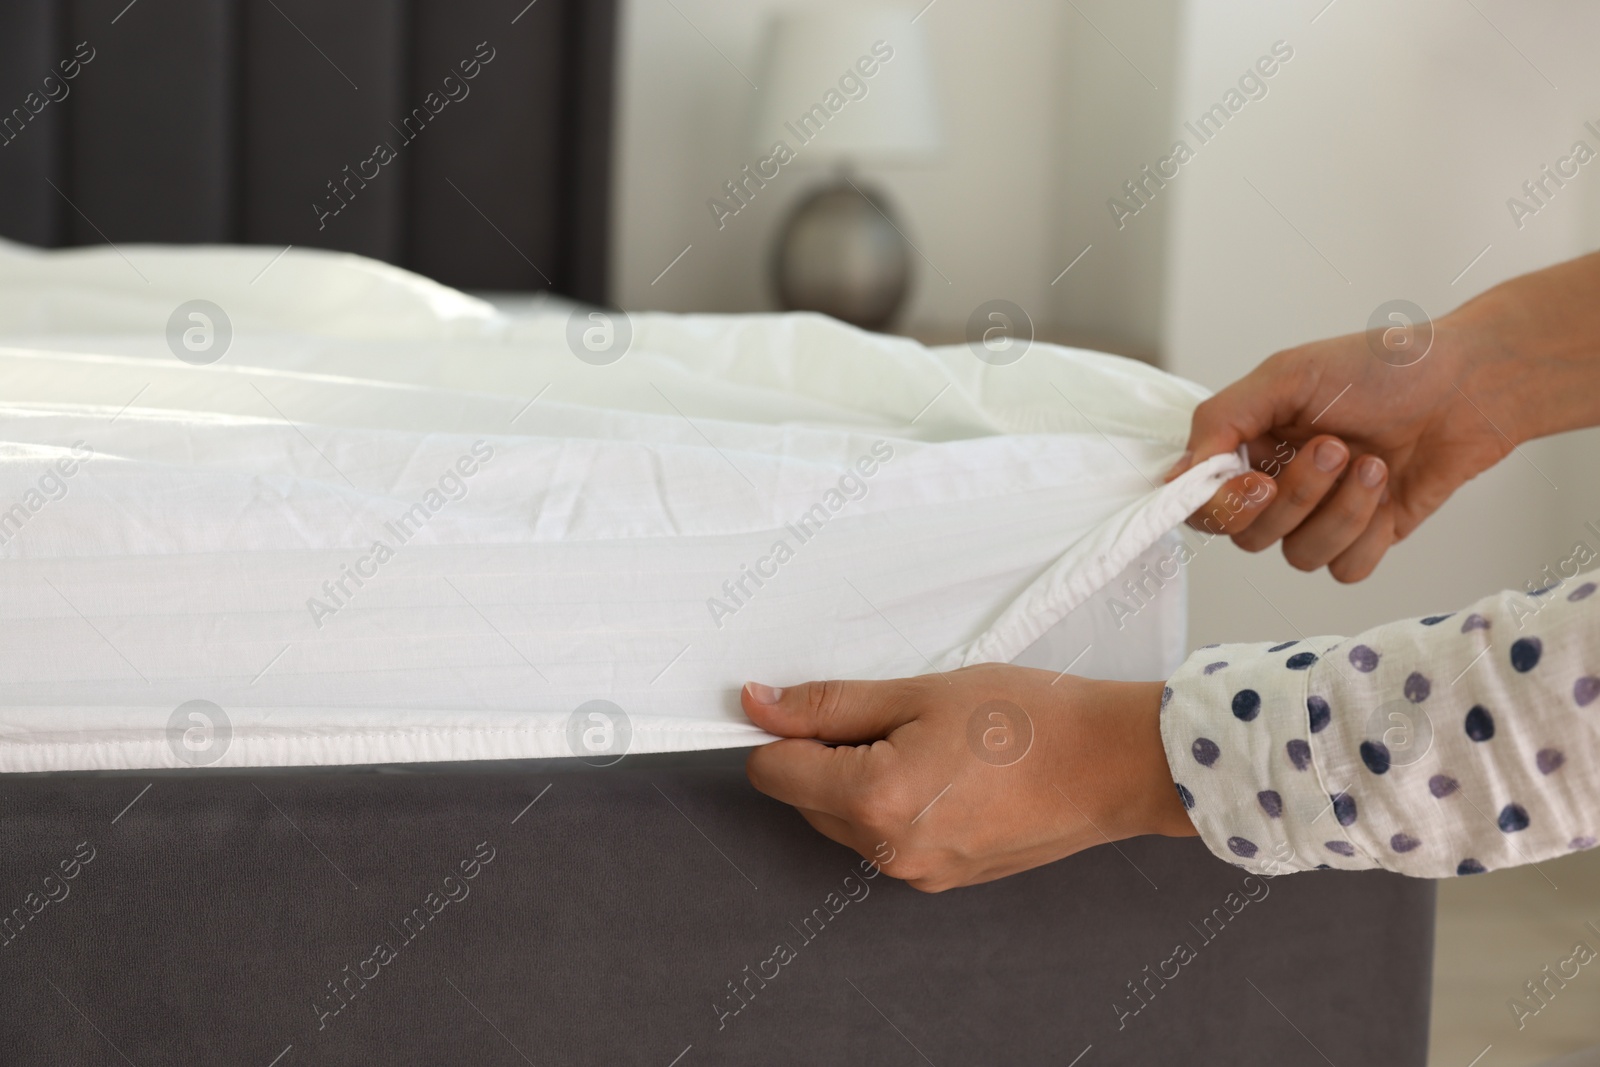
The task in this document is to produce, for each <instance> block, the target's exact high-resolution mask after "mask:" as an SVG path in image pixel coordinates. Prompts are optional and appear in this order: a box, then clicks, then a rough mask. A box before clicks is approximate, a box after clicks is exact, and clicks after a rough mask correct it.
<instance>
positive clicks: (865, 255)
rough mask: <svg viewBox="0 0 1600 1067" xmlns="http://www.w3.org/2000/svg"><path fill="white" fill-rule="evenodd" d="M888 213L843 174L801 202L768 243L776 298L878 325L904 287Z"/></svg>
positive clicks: (907, 263)
mask: <svg viewBox="0 0 1600 1067" xmlns="http://www.w3.org/2000/svg"><path fill="white" fill-rule="evenodd" d="M868 197H871V200H870V201H869V200H868ZM874 205H876V206H874ZM891 218H892V214H891V213H890V212H889V211H888V209H887V208H886V207H885V206H884V200H883V197H882V196H881V195H880V194H877V193H876V192H874V191H873V190H870V189H868V190H861V191H858V190H857V188H856V186H855V185H852V184H850V183H849V182H848V181H844V180H843V179H841V180H840V181H839V182H838V183H836V184H832V185H828V186H824V187H823V188H822V189H820V190H818V191H817V192H814V193H812V194H811V195H809V196H807V197H806V198H805V199H803V200H801V201H800V203H799V204H797V205H796V206H795V208H794V210H793V211H792V212H790V214H789V217H788V219H786V220H785V221H784V224H783V228H782V230H781V231H780V232H779V235H778V242H777V245H776V246H775V247H774V249H773V256H772V281H773V287H774V288H775V289H776V290H777V293H778V299H779V301H780V302H781V303H782V304H783V306H784V307H785V308H786V309H787V310H789V311H820V312H822V313H823V314H825V315H832V316H833V317H834V318H836V319H842V320H843V321H845V322H848V323H851V324H852V325H855V326H859V327H861V328H862V329H866V330H882V329H884V328H885V327H886V326H888V325H889V323H890V322H891V321H893V319H894V317H895V315H896V314H897V313H898V312H899V311H900V308H901V306H902V305H903V304H904V303H905V298H906V293H907V292H908V291H909V289H910V287H911V257H910V254H909V252H908V251H907V250H906V242H905V239H904V238H903V237H901V236H900V232H899V230H898V229H896V227H897V225H898V223H896V222H892V221H891Z"/></svg>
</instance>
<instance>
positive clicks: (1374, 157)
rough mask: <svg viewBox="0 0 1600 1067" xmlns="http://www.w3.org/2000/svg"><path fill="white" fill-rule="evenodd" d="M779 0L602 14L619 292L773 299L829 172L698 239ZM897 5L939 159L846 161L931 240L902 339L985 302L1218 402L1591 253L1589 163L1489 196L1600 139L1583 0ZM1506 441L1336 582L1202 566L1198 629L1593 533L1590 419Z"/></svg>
mask: <svg viewBox="0 0 1600 1067" xmlns="http://www.w3.org/2000/svg"><path fill="white" fill-rule="evenodd" d="M779 6H780V4H779V3H777V2H774V0H740V2H735V0H671V2H656V0H648V2H647V0H633V2H630V3H628V4H626V5H625V12H626V13H625V20H624V27H625V28H624V34H623V53H622V56H621V63H620V68H621V70H622V72H623V74H622V79H623V80H622V83H621V86H620V97H619V99H620V114H619V131H618V140H617V145H616V149H617V152H618V161H617V162H618V174H619V180H618V184H617V186H616V188H615V190H614V194H613V195H614V197H615V201H616V211H617V215H616V220H615V226H614V232H615V234H616V235H617V236H616V238H615V240H616V247H615V248H614V250H613V252H614V255H613V267H612V285H611V289H612V293H613V296H614V298H615V299H616V301H617V302H618V303H619V304H620V305H621V306H623V307H627V308H659V309H668V310H683V311H687V310H713V311H749V310H762V309H774V308H775V307H776V305H775V303H774V301H773V298H772V295H771V292H770V290H769V287H768V285H767V280H766V271H765V268H766V257H767V254H768V250H769V248H770V247H771V243H772V240H773V238H774V235H775V233H776V230H777V228H778V226H779V224H780V222H781V221H782V219H783V217H784V214H785V212H786V210H787V209H788V208H789V207H790V206H791V205H792V204H793V203H794V202H795V200H796V198H797V197H799V196H800V195H801V194H802V193H803V192H805V191H806V190H807V188H808V187H809V186H810V185H812V184H813V183H814V182H816V181H818V180H820V179H821V178H822V177H823V175H821V174H819V173H808V172H806V171H805V170H804V169H796V170H794V171H793V172H792V173H791V171H790V170H789V169H785V171H784V172H783V174H782V176H781V177H780V179H779V180H777V181H775V182H773V183H771V184H770V185H769V186H768V188H766V189H764V190H762V191H761V192H760V193H759V195H758V196H757V197H755V198H754V199H753V200H752V202H751V205H750V207H749V208H747V209H746V210H744V211H742V212H741V213H740V214H739V216H738V217H736V218H734V219H730V220H728V224H727V225H726V226H725V227H724V228H723V229H722V230H720V231H719V230H718V229H717V226H716V223H715V220H714V218H713V216H712V214H711V213H710V211H709V209H708V208H707V207H706V204H705V201H706V200H707V198H709V197H711V196H713V195H716V194H717V193H718V191H719V189H720V187H721V185H722V183H723V182H724V181H726V180H727V179H729V178H730V177H732V176H734V174H735V173H736V172H737V171H738V170H739V168H740V167H741V166H743V165H744V164H745V163H747V162H751V160H752V159H753V158H754V154H753V152H752V149H751V146H750V143H749V137H750V129H749V128H750V124H751V118H752V115H753V113H754V109H755V106H756V96H757V94H758V93H759V89H757V88H755V87H754V85H753V84H752V83H756V84H758V82H757V79H759V77H760V72H759V63H760V50H761V35H762V30H763V27H764V25H765V20H766V18H767V16H768V14H769V13H770V12H771V11H772V10H774V9H776V8H777V7H779ZM918 22H919V24H920V25H922V26H923V27H924V28H925V30H926V32H927V35H928V39H929V46H930V49H931V51H932V53H933V58H934V64H935V70H936V72H937V75H938V78H939V88H940V107H941V110H942V113H943V118H944V124H945V138H946V142H947V144H946V150H945V152H944V155H943V157H942V158H941V159H940V160H939V161H937V162H934V163H932V164H928V165H924V166H921V167H917V168H908V169H884V170H876V169H873V168H870V167H868V168H866V176H867V177H869V178H870V179H871V180H872V181H874V182H876V183H877V184H879V185H881V186H882V187H884V188H886V189H887V190H888V192H889V193H890V195H891V196H892V198H893V201H894V203H895V205H896V206H897V207H899V208H900V211H901V216H902V223H903V225H904V227H905V230H906V233H907V236H908V237H909V238H910V240H911V241H912V242H913V243H914V244H915V245H916V247H917V248H918V249H920V251H921V253H922V256H924V257H925V258H922V257H917V258H915V259H914V270H915V271H916V287H915V290H914V292H913V296H912V299H911V302H910V305H909V309H908V311H907V313H906V315H905V316H904V321H903V322H902V324H901V327H900V328H901V329H902V330H903V331H904V332H907V333H910V334H913V335H915V336H919V337H923V338H924V339H928V340H935V341H954V340H958V339H959V338H960V336H961V331H962V327H963V324H964V323H965V321H966V319H967V316H968V314H969V313H970V312H971V311H972V309H973V308H974V307H975V306H976V305H977V304H979V303H981V302H983V301H985V300H988V299H990V298H992V297H1005V298H1008V299H1010V300H1013V301H1015V302H1016V303H1018V304H1019V305H1021V306H1022V307H1023V308H1024V309H1026V310H1027V311H1028V312H1029V314H1030V315H1031V316H1032V317H1033V319H1034V320H1035V323H1036V325H1037V328H1038V330H1039V334H1040V336H1041V337H1044V338H1046V339H1051V340H1062V341H1067V342H1071V343H1078V344H1084V345H1086V346H1093V347H1101V348H1105V349H1107V350H1112V351H1118V352H1125V353H1130V354H1135V355H1140V356H1143V357H1146V358H1151V359H1153V360H1155V361H1156V362H1158V363H1160V364H1161V365H1162V366H1165V367H1167V368H1168V369H1170V370H1172V371H1174V372H1175V373H1178V374H1181V375H1183V376H1185V377H1188V378H1191V379H1193V380H1195V381H1198V382H1201V383H1202V384H1204V385H1206V386H1208V387H1210V388H1212V389H1218V388H1221V387H1223V386H1224V385H1226V384H1227V383H1228V382H1230V381H1232V380H1234V379H1235V378H1237V377H1238V376H1240V375H1241V374H1243V373H1245V372H1246V371H1247V370H1248V369H1249V368H1250V367H1251V366H1253V365H1254V364H1255V363H1256V362H1258V361H1259V360H1260V359H1262V358H1264V357H1265V356H1267V355H1269V354H1270V353H1272V352H1273V351H1275V350H1277V349H1280V348H1283V347H1287V346H1289V345H1292V344H1295V343H1298V342H1301V341H1305V340H1310V339H1313V338H1316V337H1323V336H1329V335H1334V334H1340V333H1347V332H1351V331H1355V330H1360V329H1363V328H1364V327H1365V325H1366V322H1367V318H1368V316H1369V315H1370V314H1371V312H1372V310H1373V309H1374V308H1375V307H1376V306H1377V305H1378V304H1380V303H1382V302H1383V301H1385V300H1388V299H1391V298H1395V297H1404V298H1407V299H1410V300H1413V301H1415V302H1416V303H1418V304H1420V305H1421V306H1422V307H1423V308H1425V309H1427V310H1428V311H1429V312H1430V313H1433V314H1441V313H1443V312H1445V311H1447V310H1449V309H1450V308H1452V307H1454V306H1455V305H1456V304H1458V303H1460V302H1461V301H1463V300H1464V299H1466V298H1467V297H1469V296H1471V295H1473V294H1474V293H1476V292H1479V291H1481V290H1483V289H1484V288H1487V287H1489V286H1490V285H1492V284H1494V283H1495V282H1497V281H1500V280H1502V279H1504V278H1507V277H1510V276H1512V275H1515V274H1518V273H1521V272H1523V271H1526V270H1529V269H1533V268H1536V267H1539V266H1543V265H1545V264H1548V263H1552V262H1555V261H1557V260H1560V259H1564V258H1567V257H1570V256H1573V255H1576V254H1578V253H1580V252H1583V251H1587V250H1592V249H1594V248H1596V247H1600V162H1596V163H1594V164H1591V165H1590V166H1587V167H1584V168H1583V169H1582V170H1581V171H1580V174H1579V176H1578V177H1577V178H1576V179H1574V180H1572V181H1571V182H1569V183H1568V185H1567V187H1566V188H1565V189H1563V190H1561V191H1560V193H1559V195H1558V196H1557V197H1555V198H1554V199H1553V200H1552V202H1551V203H1550V204H1549V206H1548V207H1546V208H1544V209H1543V210H1541V211H1540V212H1539V213H1538V215H1537V216H1535V217H1532V218H1528V219H1525V220H1524V225H1523V227H1522V228H1521V229H1520V230H1519V229H1518V228H1517V227H1516V226H1515V225H1514V223H1513V221H1512V218H1511V216H1510V213H1509V211H1508V210H1507V208H1506V200H1507V198H1508V197H1510V196H1513V195H1517V194H1518V193H1519V190H1520V186H1521V184H1522V182H1524V181H1525V180H1528V179H1530V178H1533V177H1535V176H1537V174H1538V172H1539V169H1540V167H1542V166H1543V165H1544V164H1546V163H1553V162H1554V161H1555V159H1556V157H1557V156H1558V155H1561V154H1563V153H1565V152H1566V151H1567V150H1568V149H1569V147H1570V146H1571V144H1572V142H1573V141H1575V140H1577V139H1579V138H1580V137H1583V138H1586V139H1587V140H1589V141H1590V143H1591V145H1592V146H1594V147H1596V148H1600V137H1596V136H1595V135H1594V134H1591V133H1588V132H1587V131H1586V130H1584V128H1583V124H1584V122H1585V121H1594V122H1595V123H1596V124H1597V126H1600V64H1597V63H1596V62H1595V59H1594V44H1595V42H1596V41H1597V40H1600V9H1597V7H1596V6H1595V5H1592V4H1587V3H1583V2H1580V0H1550V2H1543V3H1535V4H1527V3H1516V2H1513V0H1414V2H1412V3H1408V4H1405V5H1393V4H1378V3H1375V2H1373V0H1334V2H1333V3H1331V4H1330V3H1328V0H1295V2H1292V3H1285V2H1282V0H1277V2H1271V3H1269V2H1266V0H1227V2H1223V0H1149V2H1141V3H1139V4H1118V3H1115V2H1113V0H1069V2H1045V0H985V2H984V3H981V4H980V3H975V2H972V0H935V2H934V3H933V4H931V5H929V6H928V7H927V8H926V9H925V10H924V11H923V13H922V15H921V16H920V17H919V19H918ZM1279 41H1282V42H1285V43H1286V44H1287V46H1288V47H1289V48H1291V49H1292V50H1293V58H1292V59H1291V60H1289V61H1287V62H1283V63H1281V64H1280V66H1279V68H1278V69H1277V71H1276V73H1275V74H1274V75H1273V76H1272V77H1271V78H1270V79H1265V82H1266V88H1267V92H1266V95H1265V96H1263V97H1261V98H1259V99H1253V100H1250V101H1249V102H1248V104H1247V105H1246V106H1245V107H1243V108H1242V109H1241V110H1240V111H1239V113H1238V114H1236V115H1234V116H1233V117H1232V118H1231V119H1230V121H1229V122H1228V123H1227V125H1226V126H1225V127H1224V129H1223V130H1222V131H1221V132H1220V133H1219V134H1218V135H1217V136H1216V137H1215V138H1214V139H1213V140H1211V141H1210V142H1208V143H1207V144H1205V145H1204V146H1202V147H1200V148H1199V149H1198V150H1197V151H1196V152H1195V156H1194V158H1193V159H1192V160H1190V161H1189V162H1187V163H1185V164H1184V165H1183V166H1182V167H1181V168H1180V170H1179V174H1178V176H1177V177H1176V178H1174V179H1172V180H1170V181H1169V182H1167V184H1166V185H1165V187H1164V188H1161V189H1159V190H1157V191H1156V192H1155V194H1154V195H1153V196H1152V197H1151V198H1150V203H1149V205H1148V206H1147V207H1144V208H1142V209H1141V210H1140V211H1139V212H1138V214H1137V215H1134V216H1133V217H1131V218H1127V217H1125V218H1123V219H1122V220H1121V222H1122V225H1121V226H1120V227H1119V226H1118V224H1117V222H1116V220H1114V218H1113V215H1112V212H1111V211H1110V210H1109V208H1108V206H1107V200H1108V199H1109V198H1110V197H1111V196H1113V195H1121V196H1123V198H1124V200H1125V202H1127V197H1126V193H1125V192H1124V191H1123V189H1122V186H1123V183H1124V182H1127V181H1129V180H1132V179H1137V178H1139V177H1140V170H1141V168H1142V167H1144V166H1145V165H1146V164H1151V165H1154V164H1155V162H1156V161H1157V160H1158V159H1159V158H1160V157H1162V156H1163V155H1166V154H1167V152H1168V151H1169V148H1170V145H1171V144H1172V141H1173V139H1174V137H1175V136H1178V135H1180V134H1183V133H1184V128H1183V123H1184V122H1185V121H1186V120H1187V121H1194V120H1196V119H1197V118H1198V116H1199V115H1200V114H1201V113H1202V112H1204V111H1205V110H1206V109H1207V108H1209V107H1210V106H1211V105H1212V104H1214V103H1216V102H1218V101H1219V100H1220V99H1221V98H1222V97H1223V94H1224V93H1226V92H1227V90H1228V89H1230V88H1231V87H1234V86H1235V85H1236V84H1237V82H1238V79H1239V77H1240V75H1241V74H1242V73H1244V72H1245V71H1246V70H1247V69H1248V68H1250V67H1251V65H1252V64H1253V63H1255V61H1256V60H1257V59H1258V58H1259V57H1261V56H1264V55H1268V54H1270V53H1271V51H1272V48H1273V45H1274V43H1275V42H1279ZM853 106H855V105H853ZM859 106H871V99H870V97H869V98H868V99H867V100H866V101H863V102H862V103H861V104H860V105H859ZM1188 139H1189V140H1190V141H1191V143H1192V142H1194V140H1195V138H1194V137H1193V136H1192V135H1189V136H1188ZM1252 186H1253V188H1252ZM1086 247H1087V248H1088V251H1087V252H1084V251H1083V250H1084V249H1085V248H1086ZM686 248H687V249H688V251H687V252H685V251H684V250H685V249H686ZM1080 253H1083V255H1082V258H1081V259H1078V260H1077V262H1076V263H1075V265H1073V266H1072V269H1071V270H1070V271H1069V272H1068V273H1066V274H1065V275H1061V273H1060V272H1061V271H1062V270H1063V269H1064V268H1066V267H1067V266H1068V264H1069V263H1072V262H1073V261H1074V259H1075V258H1076V257H1078V256H1079V254H1080ZM1480 253H1481V257H1480ZM680 254H682V258H681V259H680V260H678V261H677V263H676V264H675V265H674V266H672V268H671V270H669V271H667V273H666V274H665V275H661V271H662V270H663V269H664V268H666V267H667V266H668V264H669V263H672V262H673V260H674V258H675V257H677V256H679V255H680ZM1469 264H1470V267H1469ZM658 276H659V280H657V279H658ZM1522 451H1523V453H1524V454H1523V455H1513V456H1512V457H1511V458H1510V459H1508V460H1507V461H1506V462H1505V463H1503V464H1501V465H1500V466H1499V467H1498V468H1496V469H1495V470H1494V471H1491V472H1490V473H1489V474H1487V475H1485V476H1483V477H1482V478H1480V479H1478V480H1477V481H1476V482H1474V483H1472V484H1471V485H1469V486H1468V487H1467V488H1466V489H1465V490H1463V491H1462V492H1461V493H1459V494H1457V497H1456V498H1455V499H1454V500H1453V501H1452V502H1451V503H1450V504H1449V505H1447V506H1446V508H1445V509H1444V510H1443V511H1442V512H1441V513H1440V514H1439V515H1437V516H1436V517H1435V518H1434V519H1433V520H1432V521H1431V522H1430V523H1428V524H1426V525H1425V526H1424V527H1423V528H1422V530H1420V531H1419V532H1418V533H1417V534H1415V535H1414V536H1413V537H1412V538H1411V539H1410V540H1409V541H1407V542H1406V543H1405V544H1403V545H1401V546H1399V547H1398V548H1397V549H1395V550H1394V551H1393V552H1392V553H1391V554H1390V557H1389V558H1388V560H1387V561H1386V562H1385V563H1384V565H1383V566H1382V567H1381V568H1380V569H1379V571H1378V573H1377V575H1376V576H1375V577H1374V578H1372V579H1371V580H1369V581H1367V582H1365V583H1362V584H1360V585H1356V586H1351V587H1344V586H1340V585H1338V584H1337V583H1335V582H1334V581H1333V580H1332V579H1330V578H1329V577H1328V576H1327V574H1326V573H1325V572H1319V573H1316V574H1310V575H1306V574H1301V573H1299V572H1297V571H1294V570H1293V569H1292V568H1290V567H1289V566H1288V565H1287V564H1285V563H1284V562H1283V560H1282V558H1281V556H1279V555H1278V554H1277V552H1276V550H1272V551H1269V552H1267V553H1263V554H1261V555H1259V556H1249V555H1246V554H1244V553H1241V552H1238V551H1236V550H1234V549H1232V548H1231V547H1230V546H1225V545H1217V546H1215V547H1214V548H1213V549H1212V550H1209V551H1206V552H1203V553H1201V554H1200V557H1199V558H1198V559H1197V560H1196V561H1195V563H1194V564H1192V566H1191V580H1192V592H1191V597H1192V611H1191V627H1192V629H1191V639H1192V642H1193V643H1196V644H1198V643H1203V642H1207V641H1218V640H1232V639H1254V638H1265V637H1283V636H1294V635H1295V631H1303V632H1305V633H1308V634H1311V633H1344V632H1350V631H1354V630H1357V629H1360V628H1363V627H1365V626H1369V625H1372V624H1374V623H1377V622H1380V621H1383V620H1385V619H1388V618H1392V617H1396V616H1400V615H1407V614H1420V613H1423V612H1426V611H1430V610H1434V609H1442V608H1447V607H1454V606H1457V605H1459V604H1461V603H1463V602H1465V601H1466V600H1468V599H1471V598H1473V597H1476V596H1478V595H1480V594H1483V593H1486V592H1490V591H1492V590H1494V589H1497V588H1502V587H1506V586H1521V585H1523V584H1524V583H1525V582H1526V581H1527V580H1529V579H1531V578H1534V577H1535V576H1536V575H1537V574H1538V573H1539V571H1540V570H1541V568H1542V567H1544V566H1545V565H1546V564H1552V563H1555V562H1556V561H1558V560H1559V559H1561V558H1564V557H1565V556H1566V555H1567V554H1568V552H1569V551H1570V549H1571V546H1572V543H1573V542H1574V541H1575V540H1577V539H1579V538H1580V537H1585V536H1587V537H1588V539H1589V540H1590V542H1591V544H1592V545H1594V547H1596V548H1597V549H1600V544H1596V543H1595V538H1594V537H1593V535H1586V534H1585V533H1584V531H1583V530H1582V524H1583V522H1584V521H1586V520H1596V522H1597V525H1600V477H1597V471H1600V432H1591V433H1587V434H1580V435H1569V436H1568V437H1566V438H1562V439H1558V440H1553V441H1544V442H1536V443H1534V444H1531V445H1529V446H1526V447H1525V448H1524V449H1523V450H1522Z"/></svg>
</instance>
